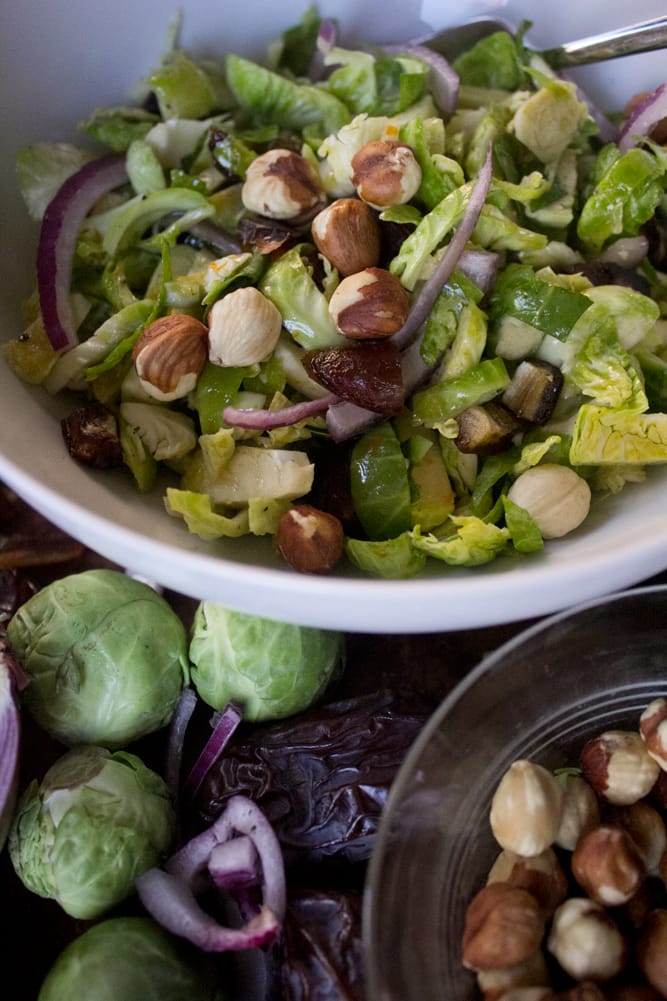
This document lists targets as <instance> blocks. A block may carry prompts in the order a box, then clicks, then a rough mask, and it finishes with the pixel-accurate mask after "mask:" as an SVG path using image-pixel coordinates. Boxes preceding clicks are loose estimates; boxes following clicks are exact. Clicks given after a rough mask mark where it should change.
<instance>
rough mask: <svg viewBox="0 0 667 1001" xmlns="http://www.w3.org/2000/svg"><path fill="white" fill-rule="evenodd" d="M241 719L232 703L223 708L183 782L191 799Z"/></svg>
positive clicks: (239, 711)
mask: <svg viewBox="0 0 667 1001" xmlns="http://www.w3.org/2000/svg"><path fill="white" fill-rule="evenodd" d="M242 719H243V713H242V712H241V710H240V709H239V707H238V706H236V705H235V704H234V703H233V702H230V703H229V704H228V705H227V706H225V708H224V710H223V711H222V713H221V714H220V718H219V719H218V721H217V723H216V724H215V727H214V728H213V733H212V734H211V736H210V737H209V739H208V740H207V741H206V744H205V745H204V748H203V750H202V752H201V754H200V755H199V757H198V758H197V760H196V761H195V763H194V765H193V766H192V769H191V771H190V774H189V775H188V777H187V779H186V780H185V792H186V794H187V795H188V796H189V797H190V798H191V799H192V798H193V797H194V796H196V795H197V792H198V790H199V787H200V785H201V784H202V782H203V781H204V778H205V777H206V774H207V772H208V771H209V769H210V768H212V766H213V765H214V764H215V762H216V761H217V759H218V758H219V757H220V755H221V754H222V752H223V751H224V749H225V747H226V746H227V743H228V741H229V739H230V737H231V736H232V734H233V733H234V731H235V730H236V728H237V726H238V725H239V723H240V722H241V720H242Z"/></svg>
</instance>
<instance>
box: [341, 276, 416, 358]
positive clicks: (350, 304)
mask: <svg viewBox="0 0 667 1001" xmlns="http://www.w3.org/2000/svg"><path fill="white" fill-rule="evenodd" d="M409 312H410V296H409V294H408V292H407V291H406V290H405V289H404V288H403V286H402V285H401V282H400V280H399V279H398V278H397V277H396V276H395V275H393V274H392V273H391V272H390V271H387V270H386V269H385V268H364V270H363V271H357V272H356V273H355V274H353V275H348V276H347V278H343V280H342V281H341V282H340V284H339V285H337V286H336V289H335V290H334V292H333V295H332V296H331V299H330V300H329V313H330V315H331V319H332V320H333V322H334V323H335V324H336V329H337V330H338V331H339V333H341V334H343V335H344V336H345V337H350V338H352V339H353V340H379V339H382V338H384V337H391V336H392V334H395V333H397V331H399V330H400V329H401V327H402V326H403V324H404V323H405V321H406V320H407V318H408V313H409Z"/></svg>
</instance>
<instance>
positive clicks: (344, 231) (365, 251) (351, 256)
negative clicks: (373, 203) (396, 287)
mask: <svg viewBox="0 0 667 1001" xmlns="http://www.w3.org/2000/svg"><path fill="white" fill-rule="evenodd" d="M311 234H312V237H313V242H314V244H315V246H316V247H317V249H318V250H319V251H320V253H321V254H324V256H325V257H326V258H327V260H329V261H330V262H331V263H332V264H333V266H334V267H335V268H336V269H337V270H338V271H339V272H340V274H341V275H343V276H347V275H353V274H354V273H355V272H357V271H363V270H364V268H375V267H377V265H378V263H379V261H380V247H381V243H380V224H379V222H378V219H377V216H376V215H375V213H374V212H373V209H371V208H370V207H369V206H368V205H366V203H365V202H362V201H361V200H360V199H359V198H337V199H336V201H335V202H332V203H331V204H330V205H327V207H326V208H324V209H322V211H321V212H318V214H317V215H316V216H315V218H314V219H313V221H312V223H311Z"/></svg>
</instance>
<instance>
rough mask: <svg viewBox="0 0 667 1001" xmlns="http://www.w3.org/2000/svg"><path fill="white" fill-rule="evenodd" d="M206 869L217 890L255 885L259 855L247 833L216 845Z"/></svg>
mask: <svg viewBox="0 0 667 1001" xmlns="http://www.w3.org/2000/svg"><path fill="white" fill-rule="evenodd" d="M208 871H209V873H210V875H211V879H212V880H213V882H214V883H215V885H216V886H217V887H218V889H219V890H234V889H238V888H239V887H246V886H257V884H258V883H259V881H260V871H259V857H258V855H257V850H256V848H255V846H254V844H253V843H252V839H251V838H249V837H248V835H247V834H243V835H241V836H240V837H238V838H230V839H229V841H223V842H222V844H219V845H216V846H215V848H214V849H213V851H212V852H211V854H210V856H209V860H208Z"/></svg>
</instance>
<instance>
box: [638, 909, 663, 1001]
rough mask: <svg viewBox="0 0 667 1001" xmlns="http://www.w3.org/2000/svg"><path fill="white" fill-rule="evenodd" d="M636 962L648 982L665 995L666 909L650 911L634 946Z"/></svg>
mask: <svg viewBox="0 0 667 1001" xmlns="http://www.w3.org/2000/svg"><path fill="white" fill-rule="evenodd" d="M636 956H637V964H638V966H639V969H640V970H641V971H642V973H643V974H644V976H645V977H646V979H647V980H648V982H649V984H650V985H651V986H652V987H655V989H656V991H658V992H659V993H660V994H661V995H662V996H663V997H667V909H664V908H661V907H660V908H656V909H655V910H654V911H651V913H650V914H649V916H648V918H647V919H646V922H645V923H644V927H643V928H642V930H641V933H640V935H639V939H638V941H637V948H636Z"/></svg>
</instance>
